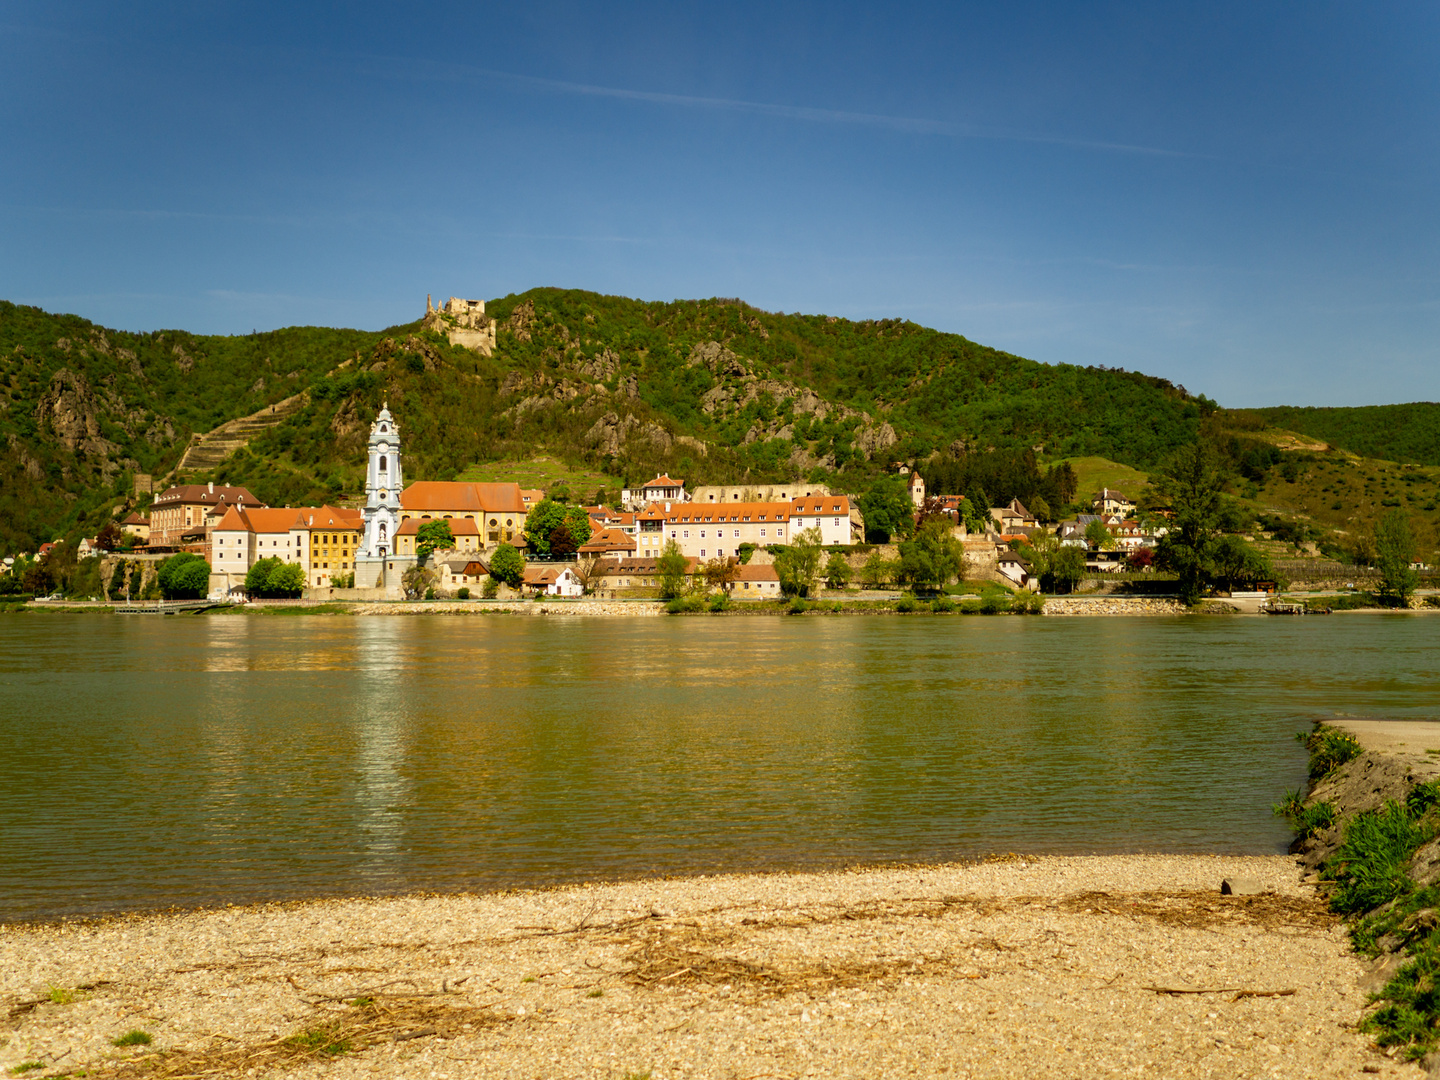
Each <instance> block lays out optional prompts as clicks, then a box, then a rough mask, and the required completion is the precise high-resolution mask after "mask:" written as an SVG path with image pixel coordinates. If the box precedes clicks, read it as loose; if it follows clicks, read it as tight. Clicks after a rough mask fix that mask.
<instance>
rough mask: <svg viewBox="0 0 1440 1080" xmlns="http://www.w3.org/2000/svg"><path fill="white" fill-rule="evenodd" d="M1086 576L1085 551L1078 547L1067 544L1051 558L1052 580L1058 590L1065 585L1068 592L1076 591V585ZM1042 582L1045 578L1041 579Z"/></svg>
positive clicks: (1053, 585)
mask: <svg viewBox="0 0 1440 1080" xmlns="http://www.w3.org/2000/svg"><path fill="white" fill-rule="evenodd" d="M1084 577H1085V552H1084V551H1082V550H1081V549H1080V548H1078V547H1071V546H1069V545H1065V546H1062V547H1060V548H1059V549H1057V550H1056V552H1055V554H1054V555H1053V556H1052V557H1051V559H1050V580H1051V582H1052V587H1053V588H1054V589H1055V591H1056V592H1059V591H1060V586H1061V585H1064V586H1065V591H1066V592H1074V591H1075V586H1076V585H1078V584H1080V582H1081V580H1083V579H1084ZM1041 581H1042V584H1043V581H1044V579H1043V578H1042V579H1041Z"/></svg>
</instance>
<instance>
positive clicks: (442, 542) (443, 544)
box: [415, 518, 455, 559]
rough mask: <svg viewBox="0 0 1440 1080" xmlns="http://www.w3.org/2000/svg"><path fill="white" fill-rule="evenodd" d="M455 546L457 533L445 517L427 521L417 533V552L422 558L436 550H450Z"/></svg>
mask: <svg viewBox="0 0 1440 1080" xmlns="http://www.w3.org/2000/svg"><path fill="white" fill-rule="evenodd" d="M454 546H455V533H454V531H453V530H452V529H451V528H450V522H448V521H446V520H444V519H443V518H442V519H440V520H439V521H427V522H425V524H423V525H421V526H420V528H419V529H418V530H417V531H416V533H415V554H416V555H419V556H420V557H421V558H422V559H423V558H425V557H426V556H428V555H430V554H432V553H434V552H436V551H449V550H450V549H452V548H453V547H454Z"/></svg>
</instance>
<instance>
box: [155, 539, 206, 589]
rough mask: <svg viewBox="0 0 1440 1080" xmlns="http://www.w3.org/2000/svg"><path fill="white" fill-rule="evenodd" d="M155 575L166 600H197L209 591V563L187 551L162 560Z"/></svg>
mask: <svg viewBox="0 0 1440 1080" xmlns="http://www.w3.org/2000/svg"><path fill="white" fill-rule="evenodd" d="M156 577H157V578H158V579H159V581H160V592H161V594H162V595H163V596H164V597H165V599H166V600H198V599H200V598H201V597H202V596H204V595H205V594H206V593H207V592H209V591H210V564H209V563H208V562H206V561H205V560H204V559H202V558H201V557H200V556H199V555H194V554H191V553H190V552H188V551H181V552H179V553H177V554H175V555H171V556H170V557H169V558H168V559H166V560H165V561H164V562H162V563H161V564H160V565H159V567H157V568H156Z"/></svg>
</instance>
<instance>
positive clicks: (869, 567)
mask: <svg viewBox="0 0 1440 1080" xmlns="http://www.w3.org/2000/svg"><path fill="white" fill-rule="evenodd" d="M894 575H895V564H894V563H892V562H891V561H890V560H889V559H887V558H885V556H884V555H882V554H880V552H878V551H872V552H871V553H870V557H869V558H868V559H866V560H865V565H864V566H862V567H861V568H860V580H861V581H862V582H863V583H864V584H865V586H866V588H870V589H878V588H879V587H880V586H881V585H884V584H887V583H888V582H890V581H892V580H894Z"/></svg>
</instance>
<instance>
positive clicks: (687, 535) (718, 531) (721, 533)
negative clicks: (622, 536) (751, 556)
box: [670, 526, 785, 540]
mask: <svg viewBox="0 0 1440 1080" xmlns="http://www.w3.org/2000/svg"><path fill="white" fill-rule="evenodd" d="M681 532H683V533H684V534H685V539H686V540H689V539H690V530H689V529H682V530H681ZM715 535H716V536H717V537H719V536H724V535H725V533H724V531H723V530H721V529H716V530H715ZM760 535H761V536H764V535H765V530H764V529H761V530H760ZM775 535H776V536H784V535H785V530H784V529H782V528H779V527H778V526H777V527H776V529H775ZM735 536H736V538H739V536H740V530H739V529H736V530H735ZM670 538H671V539H672V540H674V539H677V537H676V536H675V530H674V529H671V530H670ZM700 539H701V540H704V539H705V530H704V529H701V530H700Z"/></svg>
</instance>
